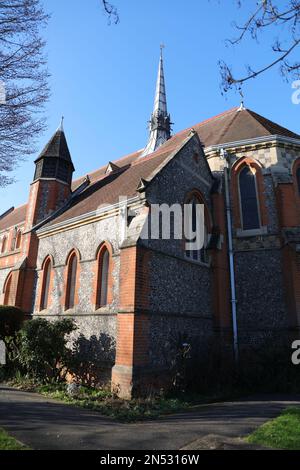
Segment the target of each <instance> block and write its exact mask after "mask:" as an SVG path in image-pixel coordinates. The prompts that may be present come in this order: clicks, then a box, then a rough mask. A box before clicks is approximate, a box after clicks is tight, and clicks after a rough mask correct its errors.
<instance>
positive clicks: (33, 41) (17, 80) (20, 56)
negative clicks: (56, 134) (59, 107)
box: [0, 0, 49, 186]
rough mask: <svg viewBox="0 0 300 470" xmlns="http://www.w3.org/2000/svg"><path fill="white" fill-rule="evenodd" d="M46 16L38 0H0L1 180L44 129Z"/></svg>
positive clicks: (3, 181)
mask: <svg viewBox="0 0 300 470" xmlns="http://www.w3.org/2000/svg"><path fill="white" fill-rule="evenodd" d="M47 20H48V16H47V15H46V14H45V13H44V11H43V8H42V7H41V5H40V1H39V0H0V186H5V185H6V184H8V183H10V182H11V181H12V180H11V178H9V177H8V175H7V174H6V173H9V172H11V171H12V170H13V169H14V168H15V166H16V165H17V164H18V162H20V161H21V160H22V159H24V158H25V156H26V155H29V154H32V153H33V152H34V151H35V147H34V144H35V140H36V138H37V137H38V135H39V134H40V132H41V131H42V130H43V129H44V125H45V121H44V118H43V110H44V104H45V102H46V101H47V99H48V97H49V88H48V77H49V74H48V71H47V68H46V60H45V57H44V41H43V40H42V39H41V37H40V35H39V31H40V28H41V27H43V26H44V25H45V24H46V23H47ZM1 91H2V93H1Z"/></svg>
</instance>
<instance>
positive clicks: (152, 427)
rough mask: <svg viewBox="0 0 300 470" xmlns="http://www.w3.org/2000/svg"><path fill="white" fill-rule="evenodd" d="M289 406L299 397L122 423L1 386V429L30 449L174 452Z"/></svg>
mask: <svg viewBox="0 0 300 470" xmlns="http://www.w3.org/2000/svg"><path fill="white" fill-rule="evenodd" d="M291 405H298V406H300V396H296V397H284V396H281V397H279V396H262V397H254V398H252V399H247V400H239V401H234V402H226V403H216V404H211V405H203V406H202V407H200V408H199V407H197V409H196V410H194V411H189V412H185V413H180V414H176V415H172V416H166V417H163V418H161V419H158V420H153V421H146V422H140V423H133V424H124V423H118V422H116V421H114V420H113V419H110V418H106V417H103V416H101V415H100V414H99V413H96V412H93V411H89V410H84V409H81V408H78V407H75V406H69V405H64V404H62V403H61V402H58V401H56V400H52V399H49V398H45V397H42V396H40V395H38V394H35V393H28V392H23V391H19V390H16V389H12V388H9V387H6V386H3V385H1V386H0V427H3V428H4V429H5V430H7V431H8V432H9V433H10V434H11V435H12V436H14V437H16V438H17V439H19V440H20V441H22V442H23V443H24V444H26V445H28V446H29V447H31V448H33V449H45V450H46V449H71V450H72V449H91V450H92V449H95V450H125V449H126V450H132V449H143V450H159V449H165V450H173V449H175V450H176V449H181V448H183V447H187V446H189V445H191V443H193V442H195V441H198V442H199V438H204V440H205V438H206V437H207V436H216V435H217V436H218V439H219V440H220V439H224V440H226V439H228V438H237V437H239V436H244V435H247V434H248V433H250V432H251V431H253V430H254V429H255V428H256V427H257V426H259V425H261V424H262V423H263V422H265V421H266V420H268V419H270V418H273V417H275V416H277V415H278V414H279V413H280V411H281V410H282V409H284V408H285V407H286V406H291ZM200 441H201V439H200ZM190 448H193V446H191V447H190ZM198 448H199V447H198Z"/></svg>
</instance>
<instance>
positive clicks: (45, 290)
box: [39, 256, 54, 311]
mask: <svg viewBox="0 0 300 470" xmlns="http://www.w3.org/2000/svg"><path fill="white" fill-rule="evenodd" d="M53 264H54V263H53V258H52V257H51V256H47V257H46V258H45V260H44V262H43V264H42V282H41V290H40V308H39V309H40V311H43V310H47V309H48V308H49V306H50V302H51V298H50V294H51V290H52V274H53Z"/></svg>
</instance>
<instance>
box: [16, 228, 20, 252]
mask: <svg viewBox="0 0 300 470" xmlns="http://www.w3.org/2000/svg"><path fill="white" fill-rule="evenodd" d="M21 238H22V232H21V230H18V233H17V236H16V244H15V249H16V250H19V248H21Z"/></svg>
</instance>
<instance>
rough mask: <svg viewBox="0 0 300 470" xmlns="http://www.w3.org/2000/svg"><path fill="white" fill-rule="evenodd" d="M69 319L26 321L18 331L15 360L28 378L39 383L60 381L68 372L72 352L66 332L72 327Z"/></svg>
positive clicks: (71, 321) (72, 323)
mask: <svg viewBox="0 0 300 470" xmlns="http://www.w3.org/2000/svg"><path fill="white" fill-rule="evenodd" d="M76 328H77V327H76V325H75V323H74V322H73V320H71V319H67V318H66V319H63V320H58V321H52V322H50V321H47V320H45V319H42V318H37V319H34V320H31V321H28V322H27V323H26V324H25V325H24V327H23V328H22V330H21V331H20V333H19V338H18V343H19V345H18V349H19V358H18V360H19V363H20V366H21V367H23V368H24V370H25V371H26V375H27V376H28V377H31V378H34V379H37V380H39V381H42V382H51V381H57V382H58V381H60V380H62V379H64V376H65V374H66V373H67V372H68V366H69V362H70V360H71V356H72V352H71V350H70V349H69V348H68V347H67V342H68V338H67V335H69V334H70V333H72V331H74V330H76Z"/></svg>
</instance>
